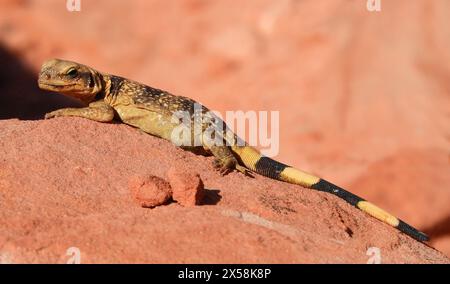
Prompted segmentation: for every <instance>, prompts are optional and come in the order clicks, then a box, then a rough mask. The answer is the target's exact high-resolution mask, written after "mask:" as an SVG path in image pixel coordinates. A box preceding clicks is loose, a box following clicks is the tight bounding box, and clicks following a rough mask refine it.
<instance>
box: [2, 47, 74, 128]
mask: <svg viewBox="0 0 450 284" xmlns="http://www.w3.org/2000/svg"><path fill="white" fill-rule="evenodd" d="M0 62H1V63H2V68H0V119H13V118H18V119H21V120H37V119H42V118H43V117H44V114H45V113H47V112H50V111H52V110H55V109H58V108H63V107H79V106H81V103H78V102H77V101H75V100H73V99H70V98H67V97H64V96H61V95H58V94H51V93H48V92H43V91H41V90H40V89H39V87H38V86H37V77H38V71H37V70H34V69H33V68H32V67H30V66H28V65H27V64H25V63H24V62H23V61H22V60H21V59H20V58H19V57H18V56H17V55H15V54H14V51H12V50H9V49H7V48H6V47H5V46H3V45H2V44H1V43H0Z"/></svg>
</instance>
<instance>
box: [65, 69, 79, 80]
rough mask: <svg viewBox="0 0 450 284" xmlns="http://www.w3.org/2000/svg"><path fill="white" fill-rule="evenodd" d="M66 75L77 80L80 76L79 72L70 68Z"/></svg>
mask: <svg viewBox="0 0 450 284" xmlns="http://www.w3.org/2000/svg"><path fill="white" fill-rule="evenodd" d="M66 75H67V76H69V77H71V78H75V77H76V76H77V75H78V71H77V69H75V68H70V69H69V70H68V71H67V72H66Z"/></svg>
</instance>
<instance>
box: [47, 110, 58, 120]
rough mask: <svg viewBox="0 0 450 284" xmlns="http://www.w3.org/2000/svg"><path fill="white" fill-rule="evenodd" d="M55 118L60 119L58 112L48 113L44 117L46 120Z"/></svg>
mask: <svg viewBox="0 0 450 284" xmlns="http://www.w3.org/2000/svg"><path fill="white" fill-rule="evenodd" d="M54 117H58V112H57V111H52V112H49V113H46V114H45V116H44V118H45V119H50V118H54Z"/></svg>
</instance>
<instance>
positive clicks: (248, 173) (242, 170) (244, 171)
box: [236, 165, 254, 178]
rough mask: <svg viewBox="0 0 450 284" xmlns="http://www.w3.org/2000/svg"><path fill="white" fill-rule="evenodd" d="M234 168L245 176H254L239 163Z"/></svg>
mask: <svg viewBox="0 0 450 284" xmlns="http://www.w3.org/2000/svg"><path fill="white" fill-rule="evenodd" d="M236 170H237V171H239V172H241V173H243V174H244V175H245V176H248V177H251V178H254V176H253V173H252V172H251V171H250V170H249V169H247V168H246V167H243V166H241V165H236Z"/></svg>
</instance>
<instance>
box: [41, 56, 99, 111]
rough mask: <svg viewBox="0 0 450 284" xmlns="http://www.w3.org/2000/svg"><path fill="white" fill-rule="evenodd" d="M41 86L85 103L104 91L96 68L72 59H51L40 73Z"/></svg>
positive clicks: (43, 88)
mask: <svg viewBox="0 0 450 284" xmlns="http://www.w3.org/2000/svg"><path fill="white" fill-rule="evenodd" d="M38 85H39V88H41V89H42V90H46V91H52V92H58V93H61V94H64V95H67V96H70V97H73V98H77V99H79V100H81V101H83V102H85V103H89V102H92V101H93V100H94V99H95V96H96V95H97V93H99V92H100V91H102V89H103V85H102V76H101V74H100V73H99V72H97V71H96V70H94V69H92V68H90V67H88V66H85V65H82V64H79V63H76V62H71V61H66V60H60V59H51V60H47V61H46V62H44V64H43V65H42V68H41V72H40V73H39V79H38Z"/></svg>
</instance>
